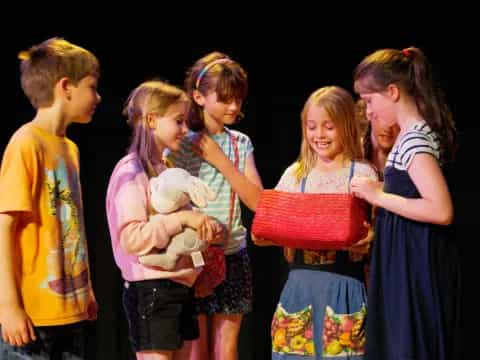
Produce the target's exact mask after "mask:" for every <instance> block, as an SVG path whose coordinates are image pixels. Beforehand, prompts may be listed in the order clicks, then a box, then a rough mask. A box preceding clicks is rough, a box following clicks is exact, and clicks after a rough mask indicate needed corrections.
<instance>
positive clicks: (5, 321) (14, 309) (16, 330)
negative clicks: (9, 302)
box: [0, 306, 37, 346]
mask: <svg viewBox="0 0 480 360" xmlns="http://www.w3.org/2000/svg"><path fill="white" fill-rule="evenodd" d="M0 323H1V324H2V338H3V341H5V342H6V343H8V344H10V345H12V346H24V345H26V344H28V343H30V342H32V341H35V340H36V339H37V337H36V336H35V332H34V330H33V323H32V320H30V318H29V317H28V315H27V313H26V312H25V310H23V309H22V308H21V307H19V306H9V308H8V310H6V311H5V310H4V311H3V312H2V313H1V316H0Z"/></svg>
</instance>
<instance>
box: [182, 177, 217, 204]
mask: <svg viewBox="0 0 480 360" xmlns="http://www.w3.org/2000/svg"><path fill="white" fill-rule="evenodd" d="M187 191H188V195H189V196H190V199H191V200H192V202H193V203H194V204H195V205H196V206H198V207H201V208H203V207H205V206H207V203H208V202H209V201H212V200H215V197H216V195H215V193H214V192H213V191H212V190H211V189H210V188H209V187H208V185H207V184H205V183H204V182H203V181H202V180H200V179H198V178H196V177H193V176H192V177H191V178H190V180H189V182H188V185H187Z"/></svg>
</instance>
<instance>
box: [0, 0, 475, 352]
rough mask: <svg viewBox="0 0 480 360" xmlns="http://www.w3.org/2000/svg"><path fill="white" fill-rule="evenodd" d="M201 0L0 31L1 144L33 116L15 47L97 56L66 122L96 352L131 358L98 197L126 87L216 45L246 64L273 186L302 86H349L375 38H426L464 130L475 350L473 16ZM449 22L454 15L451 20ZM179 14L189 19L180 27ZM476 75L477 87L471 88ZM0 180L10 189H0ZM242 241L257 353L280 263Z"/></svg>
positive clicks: (177, 71) (460, 178)
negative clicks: (239, 9)
mask: <svg viewBox="0 0 480 360" xmlns="http://www.w3.org/2000/svg"><path fill="white" fill-rule="evenodd" d="M130 5H131V4H130ZM203 10H204V12H203V13H202V12H199V13H198V15H197V16H192V18H191V19H189V20H188V21H187V20H185V18H184V17H183V16H178V15H177V14H172V13H168V12H167V13H163V14H160V13H158V14H156V15H158V17H157V18H156V19H155V18H154V19H147V18H144V17H143V16H144V15H145V14H130V16H125V17H124V18H118V17H117V16H113V15H111V18H110V19H108V21H107V20H106V19H105V18H103V19H92V18H91V17H90V16H91V14H90V13H89V12H88V11H87V9H84V12H85V15H84V16H83V17H81V18H80V19H75V21H73V20H72V19H66V21H65V24H60V23H56V22H55V21H51V20H46V19H45V18H40V19H39V18H37V19H36V20H37V21H36V22H35V23H33V22H32V21H31V20H30V19H20V18H18V19H17V20H18V21H17V25H16V26H15V27H14V28H9V29H4V31H3V33H4V39H3V46H2V58H3V60H4V62H3V64H4V65H3V69H2V70H3V71H2V74H3V75H2V82H1V84H2V85H1V86H2V88H3V91H2V94H3V100H4V103H3V104H2V111H3V114H2V115H3V116H2V118H3V119H2V123H1V131H0V155H1V154H3V150H4V148H5V146H6V144H7V142H8V139H9V138H10V136H11V135H12V133H13V132H14V131H15V129H17V128H18V127H19V126H21V125H22V124H23V123H25V122H27V121H29V120H31V118H32V117H33V116H34V111H33V109H32V108H31V106H30V104H29V102H28V100H27V99H26V97H25V96H24V95H23V93H22V91H21V88H20V83H19V72H18V60H17V59H16V55H17V53H18V52H19V51H20V50H23V49H25V48H28V47H29V46H31V45H33V44H36V43H38V42H41V41H43V40H45V39H47V38H49V37H52V36H61V37H64V38H66V39H67V40H69V41H71V42H73V43H75V44H78V45H80V46H83V47H85V48H87V49H89V50H90V51H92V52H93V53H95V54H96V55H97V57H98V58H99V60H100V62H101V67H102V76H101V79H100V83H99V93H100V95H101V96H102V98H103V100H102V103H101V104H100V106H99V107H98V109H97V112H96V114H95V116H94V120H93V122H92V123H91V124H88V125H83V126H79V125H72V126H71V127H70V128H69V130H68V135H69V137H70V138H71V139H72V140H74V141H75V142H76V143H77V144H78V145H79V148H80V152H81V166H82V168H81V169H82V172H81V180H82V186H83V197H84V211H85V219H86V226H87V235H88V241H89V251H90V263H91V270H92V280H93V285H94V288H95V292H96V296H97V300H98V302H99V304H100V312H99V317H98V320H97V321H96V323H94V324H92V325H91V329H90V330H91V331H90V341H91V346H90V348H91V350H92V355H91V358H92V359H95V358H96V359H130V358H131V356H132V355H131V352H130V349H129V345H128V341H127V334H126V323H125V319H124V314H123V311H122V308H121V298H120V296H121V295H120V294H121V287H122V281H121V278H120V274H119V271H118V270H117V268H116V266H115V264H114V262H113V256H112V252H111V247H110V239H109V234H108V228H107V223H106V216H105V207H104V201H105V192H106V187H107V184H108V180H109V176H110V173H111V171H112V169H113V167H114V165H115V164H116V162H117V161H118V160H119V159H120V158H121V157H122V156H123V155H124V154H125V150H126V147H127V145H128V141H129V129H128V127H127V125H126V122H125V118H124V117H122V115H121V110H122V105H123V103H124V101H125V99H126V97H127V96H128V93H129V91H130V90H131V89H133V88H134V87H135V86H137V85H138V84H139V83H141V82H142V81H144V80H147V79H149V78H151V77H160V78H163V79H165V80H168V81H169V82H171V83H173V84H176V85H182V83H183V77H184V74H185V71H186V70H187V68H188V67H189V66H190V65H191V64H192V63H193V62H194V61H195V60H197V59H198V58H200V57H201V56H203V55H205V54H206V53H208V52H210V51H213V50H219V51H222V52H225V53H227V54H229V55H230V56H231V57H232V58H233V59H235V60H236V61H238V62H239V63H240V64H242V65H243V67H244V68H245V69H246V70H247V72H248V74H249V86H250V90H249V95H248V98H247V100H246V103H245V107H244V112H245V114H246V116H245V119H244V120H242V122H241V123H239V124H238V125H237V126H235V127H236V128H237V129H239V130H240V131H243V132H245V133H246V134H248V135H249V136H250V137H251V139H252V142H253V144H254V146H255V158H256V163H257V168H258V171H259V173H260V175H261V177H262V180H263V183H264V186H265V187H266V188H272V187H273V186H275V184H276V182H277V181H278V179H279V177H280V175H281V174H282V173H283V171H284V170H285V168H286V167H287V166H288V165H290V164H291V163H292V162H293V161H294V160H295V158H296V157H297V155H298V153H299V146H300V140H301V132H300V126H299V114H300V111H301V109H302V106H303V103H304V101H305V100H306V99H307V97H308V95H309V94H310V93H311V92H313V91H314V90H315V89H317V88H319V87H322V86H326V85H332V84H335V85H339V86H343V87H345V88H346V89H348V90H350V91H351V90H352V71H353V69H354V67H355V66H356V64H358V63H359V62H360V61H361V60H362V58H363V57H364V56H366V55H368V54H369V53H371V52H372V51H374V50H376V49H378V48H384V47H393V48H403V47H407V46H411V45H414V46H418V47H420V48H421V49H423V50H424V52H425V53H426V55H427V57H428V58H429V59H430V61H431V62H432V64H433V68H434V70H435V73H436V76H437V79H438V81H439V83H440V84H441V86H442V88H443V89H444V91H445V93H446V97H447V100H448V102H449V104H450V106H451V109H452V111H453V114H454V118H455V120H456V124H457V128H458V130H459V133H460V151H459V154H458V160H457V162H456V165H455V167H454V169H453V171H452V173H451V176H450V178H449V180H450V182H451V184H452V185H451V192H452V194H453V197H454V201H455V205H456V223H455V229H456V237H457V240H458V244H459V248H460V252H461V256H462V268H463V273H464V279H465V281H464V285H465V286H464V292H463V309H464V320H463V326H464V329H465V330H464V331H463V335H464V353H465V357H466V355H467V353H469V352H470V351H472V353H473V351H474V350H473V348H474V346H471V345H472V344H475V342H474V341H475V340H474V338H473V336H474V335H473V334H472V335H471V336H469V332H468V331H467V327H469V326H468V325H470V324H475V323H476V321H475V322H474V321H473V319H472V314H473V312H474V311H475V310H473V309H476V308H477V307H478V306H475V305H476V304H474V300H473V299H474V298H473V296H472V295H471V294H473V289H474V287H475V285H476V283H478V280H477V282H475V281H474V280H473V279H475V274H476V269H475V266H474V264H475V261H478V260H477V259H476V257H477V256H476V251H475V250H474V249H475V245H476V242H477V241H478V238H479V236H478V231H476V230H477V228H476V227H474V224H476V223H477V222H478V221H477V219H476V216H475V215H476V213H477V212H478V211H475V210H476V209H477V208H478V205H477V204H478V200H479V196H478V195H479V190H478V188H477V187H476V186H475V185H476V184H477V181H475V176H476V174H475V173H474V172H475V170H476V168H478V165H477V163H478V161H477V158H478V156H476V151H475V150H474V144H473V142H474V136H476V135H477V133H478V129H479V124H478V100H473V99H471V100H468V97H470V98H472V97H473V96H471V95H470V94H472V93H473V94H475V95H476V91H475V87H477V86H478V85H477V84H478V82H477V81H475V80H474V78H478V76H476V71H477V69H478V65H477V62H478V60H477V57H476V55H475V52H476V50H475V48H474V47H475V46H476V43H478V40H475V39H474V34H475V33H476V32H478V31H476V30H475V25H474V23H471V22H470V21H467V20H466V19H465V17H459V18H457V19H452V18H450V17H448V20H446V19H445V18H443V19H442V18H439V16H438V14H436V15H435V14H433V13H432V14H426V15H425V16H422V17H421V18H419V19H421V21H417V20H419V19H417V18H415V17H412V16H411V14H409V15H408V16H404V17H399V19H396V20H394V19H392V18H391V17H390V16H389V17H387V18H384V20H385V21H383V22H382V23H380V22H378V21H377V20H378V18H377V17H375V16H371V17H368V16H369V12H368V9H362V10H361V11H363V13H362V15H361V16H362V21H358V22H350V21H346V20H341V21H340V20H339V21H338V22H336V21H331V22H330V23H326V22H325V20H326V18H330V17H332V18H335V15H334V14H332V13H329V12H325V13H323V14H322V15H321V16H320V15H319V16H318V17H317V18H315V19H312V20H311V19H307V18H306V17H305V16H304V15H305V14H304V13H302V15H298V18H295V21H294V22H293V20H292V19H293V17H294V16H296V14H294V13H292V14H289V16H288V17H284V18H278V17H276V16H274V15H273V14H265V15H262V16H261V17H260V16H256V14H254V13H252V14H246V15H245V16H244V17H243V18H242V19H241V20H240V21H238V20H234V19H231V18H229V14H230V13H229V11H227V10H226V11H225V15H226V16H223V17H222V18H220V17H219V18H215V19H213V20H212V19H210V20H212V21H211V22H210V24H206V23H205V19H204V17H205V16H206V14H207V13H208V7H207V9H203ZM305 11H306V12H308V9H304V12H305ZM145 12H147V13H148V12H149V9H148V8H146V9H145ZM359 14H361V13H360V10H359ZM160 15H162V16H160ZM257 15H258V14H257ZM108 16H110V15H105V17H108ZM67 17H68V16H67ZM177 17H178V22H176V18H177ZM39 20H40V21H39ZM57 20H58V18H57ZM63 20H65V19H63ZM167 20H170V21H167ZM330 20H331V19H330ZM454 23H457V24H456V25H455V26H453V25H452V24H454ZM180 26H183V27H184V28H183V30H182V31H180V30H179V27H180ZM182 33H183V34H182ZM472 87H473V89H474V91H473V92H472V90H469V88H472ZM3 191H8V189H1V192H3ZM0 196H1V195H0ZM244 215H245V216H244V219H245V223H246V225H247V226H249V225H250V222H251V217H252V214H251V213H250V212H249V211H245V212H244ZM474 218H475V219H474ZM474 221H475V222H474ZM248 246H249V247H248V249H249V254H250V256H251V259H252V268H253V275H254V294H255V300H254V310H253V312H252V313H251V314H249V315H248V316H246V317H245V320H244V323H243V327H242V332H241V336H240V359H245V360H246V359H259V360H262V359H268V358H269V355H270V345H271V344H270V336H269V330H270V321H271V316H272V314H273V311H274V308H275V305H276V303H277V300H278V297H279V294H280V291H281V288H282V286H283V283H284V281H285V279H286V275H287V268H286V266H285V263H284V262H283V259H282V255H281V252H280V250H279V249H277V248H260V247H256V246H253V245H252V243H251V242H249V245H248ZM472 281H473V282H472ZM475 312H476V311H475ZM470 337H471V338H472V339H470Z"/></svg>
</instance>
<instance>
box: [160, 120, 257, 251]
mask: <svg viewBox="0 0 480 360" xmlns="http://www.w3.org/2000/svg"><path fill="white" fill-rule="evenodd" d="M224 130H225V131H223V132H221V133H220V134H214V135H210V137H211V138H212V139H213V140H214V141H215V142H216V143H217V144H218V145H219V146H220V148H221V149H222V150H223V152H224V153H225V154H226V155H227V157H228V158H229V159H230V160H232V162H234V161H235V152H234V148H235V147H234V146H233V144H232V139H231V137H232V136H233V137H235V139H236V143H237V148H238V157H239V166H238V167H239V170H240V171H241V172H245V164H246V160H247V158H248V156H250V155H251V154H252V153H253V145H252V142H251V141H250V138H249V137H248V136H247V135H245V134H243V133H241V132H238V131H235V130H230V129H228V128H224ZM195 136H196V133H194V132H189V133H188V134H187V135H186V136H185V138H184V140H183V142H182V145H181V149H180V150H179V151H177V152H172V153H169V154H168V160H170V161H171V162H172V163H173V164H174V165H175V166H176V167H180V168H183V169H185V170H187V171H188V172H189V173H190V174H191V175H193V176H197V177H199V178H200V179H201V180H203V181H204V182H205V183H206V184H207V185H208V186H209V187H210V188H211V189H212V190H213V191H214V192H215V193H216V195H217V197H216V199H215V200H214V201H212V202H210V203H209V204H208V205H207V207H205V208H203V209H201V210H202V212H204V213H205V214H207V215H209V216H212V217H214V218H215V219H217V221H219V222H220V223H222V224H223V225H225V226H226V227H227V228H228V222H229V213H230V206H231V187H230V184H229V182H228V181H227V180H226V179H225V177H224V176H223V175H222V174H221V173H220V172H219V171H218V170H217V169H216V168H215V167H213V166H211V165H210V164H209V163H208V162H206V161H204V160H203V159H202V158H201V157H199V156H198V155H196V154H195V153H194V152H193V150H192V140H193V139H194V137H195ZM246 235H247V230H246V228H245V227H244V226H243V224H242V219H241V208H240V201H239V198H238V196H235V201H234V204H233V215H232V229H231V233H230V238H229V239H228V242H227V245H226V246H225V254H226V255H230V254H233V253H236V252H237V251H239V250H241V249H243V248H244V247H245V246H246Z"/></svg>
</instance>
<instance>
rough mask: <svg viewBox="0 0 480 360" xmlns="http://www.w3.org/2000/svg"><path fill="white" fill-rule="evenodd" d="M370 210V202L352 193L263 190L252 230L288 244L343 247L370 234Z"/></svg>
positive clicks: (327, 247) (293, 245)
mask: <svg viewBox="0 0 480 360" xmlns="http://www.w3.org/2000/svg"><path fill="white" fill-rule="evenodd" d="M369 212H370V206H369V204H368V203H367V202H365V201H364V200H362V199H359V198H356V197H354V196H353V195H351V194H323V193H322V194H312V193H308V194H307V193H292V192H284V191H278V190H264V191H263V193H262V196H261V198H260V201H259V203H258V206H257V209H256V213H255V217H254V219H253V224H252V232H253V234H254V235H255V236H256V237H259V238H264V239H268V240H271V241H273V242H275V243H276V244H278V245H281V246H285V247H293V248H300V249H318V250H341V249H344V248H347V247H349V246H351V245H353V244H354V243H355V242H357V241H358V240H361V239H362V238H364V237H365V236H366V235H367V232H368V230H367V228H366V227H365V226H364V222H365V221H369V218H370V216H369Z"/></svg>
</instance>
